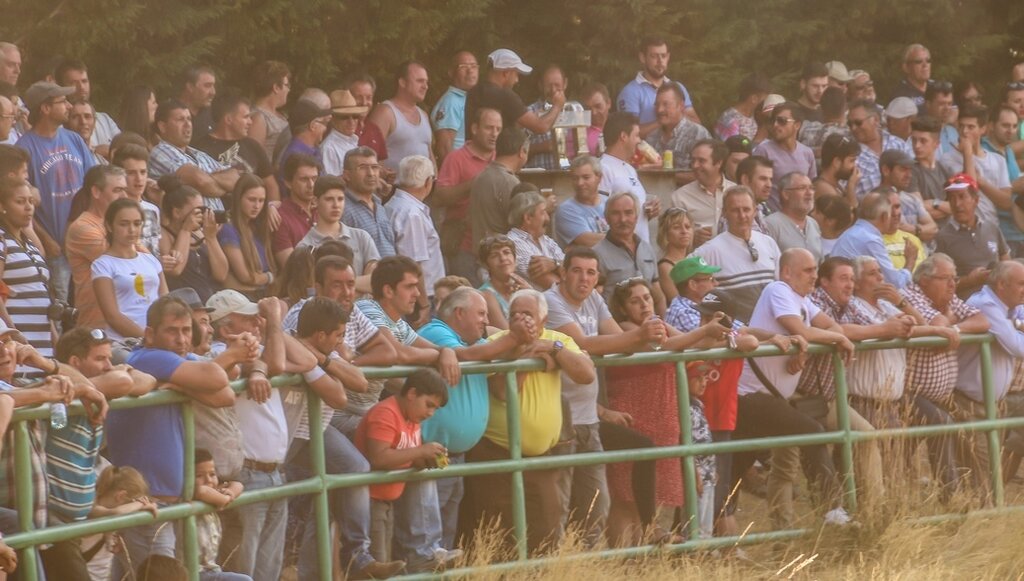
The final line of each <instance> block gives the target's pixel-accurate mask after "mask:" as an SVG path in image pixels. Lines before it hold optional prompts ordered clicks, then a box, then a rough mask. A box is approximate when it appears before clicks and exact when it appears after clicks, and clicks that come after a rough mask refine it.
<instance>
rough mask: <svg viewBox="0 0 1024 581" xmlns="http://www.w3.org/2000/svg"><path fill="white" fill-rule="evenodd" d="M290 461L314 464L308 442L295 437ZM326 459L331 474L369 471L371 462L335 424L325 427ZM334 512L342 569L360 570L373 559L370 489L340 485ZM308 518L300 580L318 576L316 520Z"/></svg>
mask: <svg viewBox="0 0 1024 581" xmlns="http://www.w3.org/2000/svg"><path fill="white" fill-rule="evenodd" d="M288 457H289V459H290V461H291V462H294V463H296V464H298V465H299V466H301V467H303V468H309V467H310V466H311V463H310V458H309V442H308V441H307V440H295V441H294V442H293V443H292V448H291V450H289V451H288ZM324 457H325V458H324V460H325V466H326V468H327V473H328V474H362V473H365V472H369V471H370V463H369V462H367V461H366V458H364V457H363V455H362V454H361V453H360V452H359V450H357V449H356V447H355V445H354V444H353V443H352V442H351V440H349V439H348V438H346V437H345V435H344V434H342V433H341V432H339V431H338V430H337V429H335V428H334V427H333V426H330V425H329V426H327V429H325V430H324ZM331 514H332V515H333V516H334V520H335V521H336V522H337V523H338V526H339V527H340V529H341V566H342V570H348V571H351V572H355V571H361V570H362V569H363V568H365V567H366V566H367V565H369V564H370V563H372V562H373V560H374V559H373V557H372V556H370V489H369V488H368V487H366V486H353V487H348V488H338V489H336V490H333V491H331ZM312 515H313V513H312V512H311V516H310V518H309V519H307V520H306V529H305V532H304V534H303V536H302V545H301V547H300V548H299V576H298V578H299V579H314V578H316V575H317V573H316V568H317V559H316V546H317V545H316V541H315V538H316V519H315V518H314V517H313V516H312Z"/></svg>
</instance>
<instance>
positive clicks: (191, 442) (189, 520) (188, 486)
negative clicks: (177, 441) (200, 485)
mask: <svg viewBox="0 0 1024 581" xmlns="http://www.w3.org/2000/svg"><path fill="white" fill-rule="evenodd" d="M180 405H181V419H182V422H183V423H184V427H185V486H184V488H183V489H182V501H183V502H190V501H191V500H192V497H193V496H195V484H196V414H195V410H194V409H193V408H192V402H185V403H182V404H180ZM183 532H184V534H185V542H184V546H185V568H186V569H188V576H189V579H191V580H192V581H199V539H198V537H197V536H196V517H195V515H192V514H190V515H188V516H187V517H185V523H184V526H183Z"/></svg>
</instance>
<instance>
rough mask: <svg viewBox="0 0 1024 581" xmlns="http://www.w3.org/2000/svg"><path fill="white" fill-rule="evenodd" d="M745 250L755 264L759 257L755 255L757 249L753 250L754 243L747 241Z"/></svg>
mask: <svg viewBox="0 0 1024 581" xmlns="http://www.w3.org/2000/svg"><path fill="white" fill-rule="evenodd" d="M747 250H748V251H750V259H751V260H753V261H754V262H757V260H758V259H759V258H761V255H760V254H758V253H757V248H754V241H753V240H747Z"/></svg>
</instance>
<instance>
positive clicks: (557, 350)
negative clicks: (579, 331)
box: [548, 341, 565, 359]
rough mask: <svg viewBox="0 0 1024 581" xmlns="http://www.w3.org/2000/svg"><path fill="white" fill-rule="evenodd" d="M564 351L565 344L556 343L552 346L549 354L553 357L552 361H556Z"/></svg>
mask: <svg viewBox="0 0 1024 581" xmlns="http://www.w3.org/2000/svg"><path fill="white" fill-rule="evenodd" d="M562 349H565V343H562V342H561V341H555V342H554V343H552V344H551V351H550V352H549V353H548V354H549V355H551V358H552V359H554V358H555V357H558V354H559V353H561V352H562Z"/></svg>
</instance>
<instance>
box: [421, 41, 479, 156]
mask: <svg viewBox="0 0 1024 581" xmlns="http://www.w3.org/2000/svg"><path fill="white" fill-rule="evenodd" d="M448 74H449V76H450V77H451V80H452V84H451V85H449V87H448V90H447V91H445V92H444V95H441V98H440V99H438V100H437V104H436V105H434V110H433V111H431V112H430V122H431V123H432V124H433V125H434V149H435V150H436V154H437V165H438V167H440V166H441V162H442V161H444V158H445V156H447V155H448V154H449V153H451V152H453V151H455V150H456V149H458V148H460V147H462V146H463V145H465V144H466V92H467V91H469V90H470V89H472V88H473V87H475V86H476V84H477V82H478V81H479V80H480V65H479V64H478V63H477V62H476V57H475V56H473V53H471V52H469V51H467V50H461V51H459V52H457V53H455V57H454V58H453V59H452V68H451V69H450V70H449V71H448Z"/></svg>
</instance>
